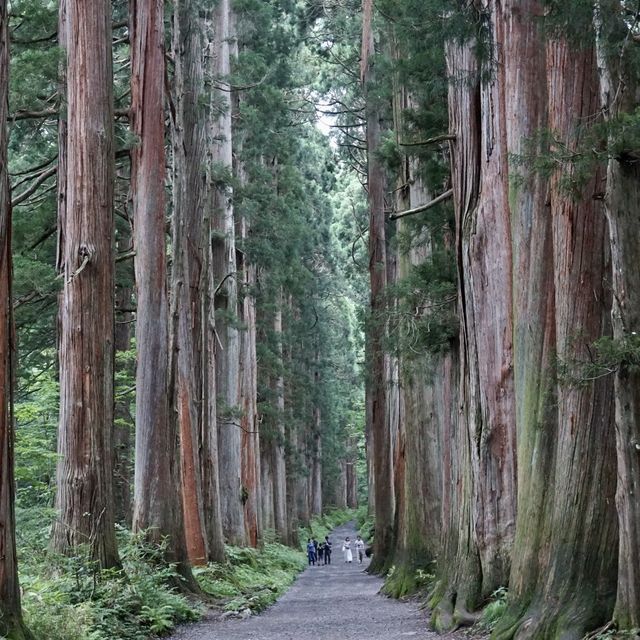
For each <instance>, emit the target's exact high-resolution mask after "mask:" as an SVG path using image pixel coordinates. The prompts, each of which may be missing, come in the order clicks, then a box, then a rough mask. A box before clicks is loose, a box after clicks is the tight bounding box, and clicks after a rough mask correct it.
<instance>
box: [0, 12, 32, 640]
mask: <svg viewBox="0 0 640 640" xmlns="http://www.w3.org/2000/svg"><path fill="white" fill-rule="evenodd" d="M8 89H9V14H8V10H7V3H6V0H2V1H0V524H1V526H0V635H2V636H3V637H7V638H10V639H12V640H27V639H28V638H30V637H31V636H30V634H29V633H28V632H27V631H26V629H25V628H24V624H23V622H22V613H21V609H20V586H19V584H18V568H17V558H16V540H15V509H14V498H15V483H14V478H13V465H14V459H13V442H14V420H13V378H14V374H15V372H14V366H15V344H14V328H13V301H12V296H11V281H12V276H13V274H12V260H11V194H10V190H9V171H8V158H7V151H8V135H7V116H8V111H9V102H8V98H9V96H8Z"/></svg>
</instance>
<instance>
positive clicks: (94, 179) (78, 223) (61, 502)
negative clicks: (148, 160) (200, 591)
mask: <svg viewBox="0 0 640 640" xmlns="http://www.w3.org/2000/svg"><path fill="white" fill-rule="evenodd" d="M66 10H67V31H66V34H67V36H68V43H67V44H68V47H67V103H68V109H67V113H68V147H67V163H68V164H67V168H66V169H67V170H66V203H65V211H64V212H63V213H62V214H61V220H60V222H61V225H62V230H61V241H62V248H61V249H60V250H59V251H60V256H61V266H62V277H63V278H64V288H63V292H62V299H61V309H60V317H61V322H60V325H61V326H60V428H59V437H58V452H59V454H60V461H59V463H58V473H57V487H58V491H57V495H56V509H57V510H58V513H59V519H58V520H57V521H56V523H55V525H54V528H53V532H52V539H51V544H52V547H53V548H54V549H55V550H56V551H59V552H63V553H73V552H74V551H75V550H76V549H77V548H78V547H79V546H81V545H85V544H88V545H89V547H90V553H91V557H92V558H94V559H95V560H96V561H98V562H99V564H100V565H101V566H103V567H113V566H117V565H118V564H119V559H118V551H117V546H116V538H115V529H114V513H113V491H112V485H111V477H112V459H111V458H112V453H111V432H112V429H113V332H114V325H113V308H114V305H113V296H114V291H113V273H114V258H113V176H114V147H113V93H112V87H113V74H112V65H111V19H112V18H111V2H110V1H106V2H102V3H98V4H87V3H84V2H78V1H77V0H70V1H69V2H68V4H67V7H66Z"/></svg>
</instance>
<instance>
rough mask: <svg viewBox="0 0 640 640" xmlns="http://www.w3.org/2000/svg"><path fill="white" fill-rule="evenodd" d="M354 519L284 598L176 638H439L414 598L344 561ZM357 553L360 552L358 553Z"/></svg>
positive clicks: (201, 625)
mask: <svg viewBox="0 0 640 640" xmlns="http://www.w3.org/2000/svg"><path fill="white" fill-rule="evenodd" d="M355 535H356V531H355V529H354V527H353V525H352V524H349V525H345V526H342V527H339V528H338V529H336V530H335V531H334V532H333V534H332V535H331V541H332V542H333V549H334V551H333V556H332V564H331V565H327V566H316V567H309V568H308V569H307V570H306V571H305V572H304V573H302V574H301V575H300V577H299V578H298V580H297V581H296V582H295V583H294V585H293V586H292V587H291V589H290V590H289V591H288V592H287V593H286V594H285V595H284V596H283V597H282V598H280V600H279V601H278V602H277V603H276V604H275V605H273V606H272V607H270V608H269V609H267V610H266V611H265V612H264V613H262V614H260V615H259V616H252V617H250V618H248V619H246V620H237V619H233V620H222V621H213V622H201V623H199V624H195V625H190V626H188V627H184V628H182V629H181V630H180V632H179V633H178V634H176V635H174V636H172V640H402V638H415V639H416V640H426V639H435V638H437V637H438V636H437V635H436V634H435V633H433V632H429V631H427V618H426V616H425V614H424V613H422V612H420V611H419V610H418V608H417V607H416V606H415V604H413V603H406V602H399V601H397V600H391V599H389V598H386V597H384V596H381V595H379V594H378V591H379V589H380V587H381V586H382V580H381V579H380V578H376V577H373V576H370V575H368V574H366V573H364V569H365V567H366V564H368V560H366V559H365V562H364V563H363V564H362V565H360V564H358V562H357V560H355V558H354V560H355V562H354V563H353V564H345V563H344V562H343V559H342V552H341V543H342V540H343V539H344V537H345V536H351V540H355ZM354 555H355V554H354Z"/></svg>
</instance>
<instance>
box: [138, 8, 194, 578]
mask: <svg viewBox="0 0 640 640" xmlns="http://www.w3.org/2000/svg"><path fill="white" fill-rule="evenodd" d="M130 23H131V27H130V28H131V45H132V51H131V54H132V59H131V64H132V76H131V128H132V130H133V132H134V134H135V135H136V136H137V137H138V140H139V144H138V145H137V146H136V147H134V149H133V150H132V154H131V199H132V206H133V216H134V246H135V249H136V256H135V272H136V294H137V314H136V348H137V369H136V449H135V451H136V452H135V478H134V514H133V529H134V531H146V532H147V535H148V536H149V537H150V539H151V540H153V541H155V542H157V543H160V542H161V541H163V540H164V539H166V538H168V540H169V546H168V559H169V560H171V561H173V562H176V563H178V565H179V568H180V570H181V573H183V574H184V575H185V576H186V577H189V576H190V571H189V569H188V566H187V553H186V547H185V540H184V531H183V524H182V505H181V499H180V497H181V496H180V492H179V487H180V467H179V464H178V456H177V453H178V452H177V446H176V443H177V434H176V430H175V422H174V420H173V419H172V417H171V413H170V397H171V390H170V354H169V308H168V299H167V270H166V246H165V193H164V178H165V148H164V86H163V79H164V24H163V3H162V2H161V1H160V0H157V1H154V2H152V3H150V4H147V3H139V2H136V1H134V2H132V4H131V15H130Z"/></svg>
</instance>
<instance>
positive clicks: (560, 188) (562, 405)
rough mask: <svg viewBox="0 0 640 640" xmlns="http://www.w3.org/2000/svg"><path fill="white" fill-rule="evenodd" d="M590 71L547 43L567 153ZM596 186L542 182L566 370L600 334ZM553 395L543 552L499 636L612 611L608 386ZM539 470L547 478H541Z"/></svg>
mask: <svg viewBox="0 0 640 640" xmlns="http://www.w3.org/2000/svg"><path fill="white" fill-rule="evenodd" d="M595 70H596V67H595V60H594V55H593V51H592V50H591V49H589V48H585V49H582V50H579V51H576V50H575V48H574V47H572V46H571V45H570V44H569V43H568V42H566V41H565V40H562V39H553V40H551V41H550V42H549V44H548V46H547V78H548V95H549V128H550V129H551V130H553V131H554V133H555V136H556V137H557V139H558V140H559V141H561V144H563V145H566V148H567V149H569V150H570V151H573V150H577V149H579V148H580V144H581V139H580V138H581V130H582V123H584V122H585V121H586V120H587V119H588V118H589V117H590V116H591V115H592V114H593V113H596V112H597V78H596V74H595ZM601 181H602V175H600V174H599V172H597V173H596V175H594V176H593V177H592V179H591V180H589V181H588V182H587V183H586V184H585V185H582V184H581V183H579V182H577V180H576V176H575V169H574V167H573V166H571V165H570V164H569V163H566V164H565V165H564V166H562V167H561V168H560V169H559V170H558V171H557V172H556V173H555V174H554V175H553V176H552V177H551V183H550V205H551V215H552V229H553V260H554V284H555V287H554V288H555V333H556V352H557V357H558V360H559V361H560V362H561V363H568V364H569V366H570V367H571V366H572V363H575V362H580V361H588V360H589V344H590V343H592V342H593V341H594V340H596V339H597V338H599V337H601V336H602V335H606V334H607V333H608V332H609V327H608V321H607V318H606V316H607V311H608V309H609V304H610V300H608V296H607V295H606V291H605V289H604V285H603V283H604V281H605V280H607V279H608V273H609V264H608V255H607V250H606V244H607V234H606V229H605V220H604V218H603V216H602V205H601V203H600V201H598V200H597V199H596V198H594V195H596V194H597V193H598V190H599V189H600V184H601ZM567 184H569V185H571V186H572V192H570V191H569V190H568V189H567ZM556 395H557V398H556V406H555V410H556V416H557V426H556V430H555V439H554V440H552V441H551V443H550V449H551V450H550V451H546V452H545V451H541V450H539V451H536V453H535V455H536V458H541V457H547V458H550V459H551V460H552V461H553V462H552V463H551V469H550V473H548V470H547V469H545V468H544V467H543V465H541V464H536V465H532V468H531V471H532V477H531V478H530V479H529V482H532V483H535V484H536V485H537V486H540V485H541V484H542V483H545V484H546V485H547V486H549V487H550V488H551V491H552V493H551V494H550V495H549V498H548V504H547V505H546V508H544V509H541V511H540V512H539V513H538V514H537V519H536V521H535V526H537V527H540V528H541V530H542V531H543V532H544V533H543V534H542V535H543V536H544V537H543V542H544V547H541V548H540V553H539V555H538V560H537V561H538V563H539V566H538V568H537V571H533V572H528V573H527V576H526V577H527V578H528V579H529V580H530V582H528V583H524V584H523V582H520V583H518V591H517V594H516V595H517V596H518V597H519V598H521V601H520V602H518V601H516V606H517V605H518V604H519V605H520V606H521V610H522V612H521V613H520V615H519V616H514V617H511V618H510V620H509V623H510V624H509V627H508V628H506V625H505V627H504V628H503V627H501V628H500V629H499V630H498V632H497V633H496V637H500V638H511V637H514V636H515V637H516V638H523V639H524V638H527V639H528V638H540V637H549V636H551V635H553V636H554V637H565V638H581V637H583V635H584V634H585V633H586V632H587V631H589V630H591V629H593V628H595V627H597V626H598V625H600V624H602V623H603V622H605V621H606V620H607V619H608V618H609V616H610V615H611V611H612V610H613V605H614V602H613V598H614V589H615V581H616V564H617V526H616V518H615V513H614V494H615V474H614V473H612V472H611V470H612V469H613V468H614V464H615V448H614V427H613V406H612V404H613V402H612V400H613V385H612V381H611V380H610V379H607V378H601V379H599V380H596V381H592V382H588V381H586V382H585V384H582V385H576V384H574V383H572V382H571V381H569V380H563V379H562V378H560V379H559V381H558V384H557V392H556ZM537 428H538V429H539V428H540V427H537ZM544 442H545V441H544V440H542V442H541V444H543V443H544ZM542 472H546V473H547V475H545V476H544V477H541V476H540V475H539V474H541V473H542ZM543 506H545V505H543ZM539 540H540V538H539V537H532V538H531V539H530V540H528V539H525V538H524V536H523V538H522V539H520V538H519V539H518V542H519V543H520V544H521V545H522V546H519V545H517V546H516V547H515V549H514V555H516V556H517V555H519V554H523V555H524V556H526V557H528V558H533V557H534V553H536V552H537V551H538V549H537V548H532V547H531V545H536V544H539ZM534 576H535V581H534ZM521 585H522V586H521ZM521 594H522V595H521Z"/></svg>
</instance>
